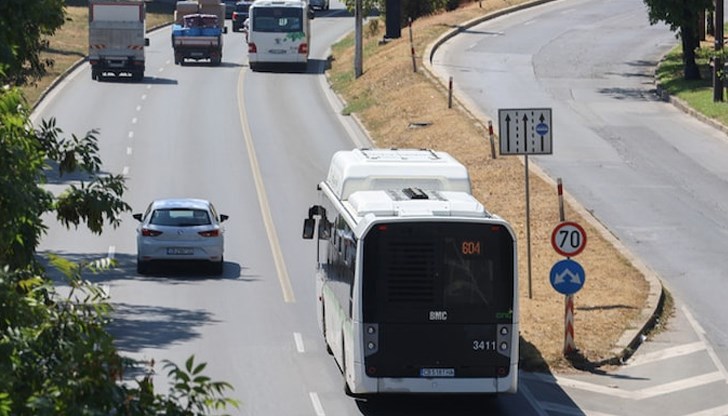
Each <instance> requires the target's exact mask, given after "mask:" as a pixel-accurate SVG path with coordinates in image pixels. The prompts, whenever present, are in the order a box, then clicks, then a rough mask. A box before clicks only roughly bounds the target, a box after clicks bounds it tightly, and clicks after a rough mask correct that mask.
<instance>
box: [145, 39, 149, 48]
mask: <svg viewBox="0 0 728 416" xmlns="http://www.w3.org/2000/svg"><path fill="white" fill-rule="evenodd" d="M144 46H149V38H144Z"/></svg>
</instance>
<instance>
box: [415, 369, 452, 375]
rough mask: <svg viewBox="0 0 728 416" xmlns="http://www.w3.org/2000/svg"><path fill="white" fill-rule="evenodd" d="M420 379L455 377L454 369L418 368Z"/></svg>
mask: <svg viewBox="0 0 728 416" xmlns="http://www.w3.org/2000/svg"><path fill="white" fill-rule="evenodd" d="M420 377H455V369H454V368H420Z"/></svg>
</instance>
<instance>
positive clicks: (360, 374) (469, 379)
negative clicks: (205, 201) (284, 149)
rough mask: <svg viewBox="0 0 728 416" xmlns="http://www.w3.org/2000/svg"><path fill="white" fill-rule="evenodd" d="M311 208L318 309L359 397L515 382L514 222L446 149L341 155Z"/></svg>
mask: <svg viewBox="0 0 728 416" xmlns="http://www.w3.org/2000/svg"><path fill="white" fill-rule="evenodd" d="M318 189H319V191H320V192H319V194H320V202H319V203H318V204H316V205H313V206H312V207H311V208H309V211H308V217H307V218H306V219H305V220H304V227H303V238H305V239H311V240H313V239H315V241H317V247H316V250H315V251H316V257H317V258H316V273H315V275H316V292H317V298H318V303H317V315H318V322H319V326H320V329H321V331H322V334H323V340H324V343H325V345H326V348H327V350H328V351H329V353H331V354H332V355H333V356H334V359H335V360H336V363H337V364H338V365H339V368H340V369H341V371H342V374H343V376H344V387H345V391H346V392H347V394H349V395H352V396H360V395H372V394H387V393H418V394H457V393H463V394H466V393H467V394H472V393H515V392H516V389H517V383H518V340H519V331H518V296H517V295H518V273H517V256H516V239H515V234H514V232H513V230H512V228H511V226H510V225H509V224H508V223H507V222H506V221H505V220H503V219H502V218H500V217H498V216H496V215H494V214H492V213H489V212H488V211H487V210H485V208H484V207H483V205H482V204H481V203H480V202H478V201H477V200H476V199H475V198H474V197H473V196H472V194H471V191H470V179H469V176H468V173H467V170H466V168H465V167H464V166H463V165H462V164H460V163H459V162H458V161H457V160H455V159H454V158H453V157H452V156H450V155H449V154H447V153H445V152H437V151H433V150H428V149H424V150H419V149H418V150H414V149H354V150H352V151H340V152H337V153H336V154H334V156H333V158H332V161H331V165H330V167H329V173H328V176H327V178H326V180H324V181H323V182H321V183H320V184H319V185H318Z"/></svg>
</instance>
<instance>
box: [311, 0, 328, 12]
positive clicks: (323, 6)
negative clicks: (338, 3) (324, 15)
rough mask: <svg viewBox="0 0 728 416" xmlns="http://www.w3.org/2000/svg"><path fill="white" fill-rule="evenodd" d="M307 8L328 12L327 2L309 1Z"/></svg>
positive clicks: (325, 0)
mask: <svg viewBox="0 0 728 416" xmlns="http://www.w3.org/2000/svg"><path fill="white" fill-rule="evenodd" d="M308 6H309V7H310V8H311V9H317V10H329V0H310V1H309V2H308Z"/></svg>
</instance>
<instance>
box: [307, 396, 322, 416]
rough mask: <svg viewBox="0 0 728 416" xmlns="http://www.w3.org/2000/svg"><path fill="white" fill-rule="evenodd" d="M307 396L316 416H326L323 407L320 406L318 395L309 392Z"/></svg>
mask: <svg viewBox="0 0 728 416" xmlns="http://www.w3.org/2000/svg"><path fill="white" fill-rule="evenodd" d="M308 396H309V397H310V398H311V403H312V404H313V410H314V412H316V416H326V412H324V407H323V406H322V405H321V400H319V397H318V394H316V393H315V392H310V393H308Z"/></svg>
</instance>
